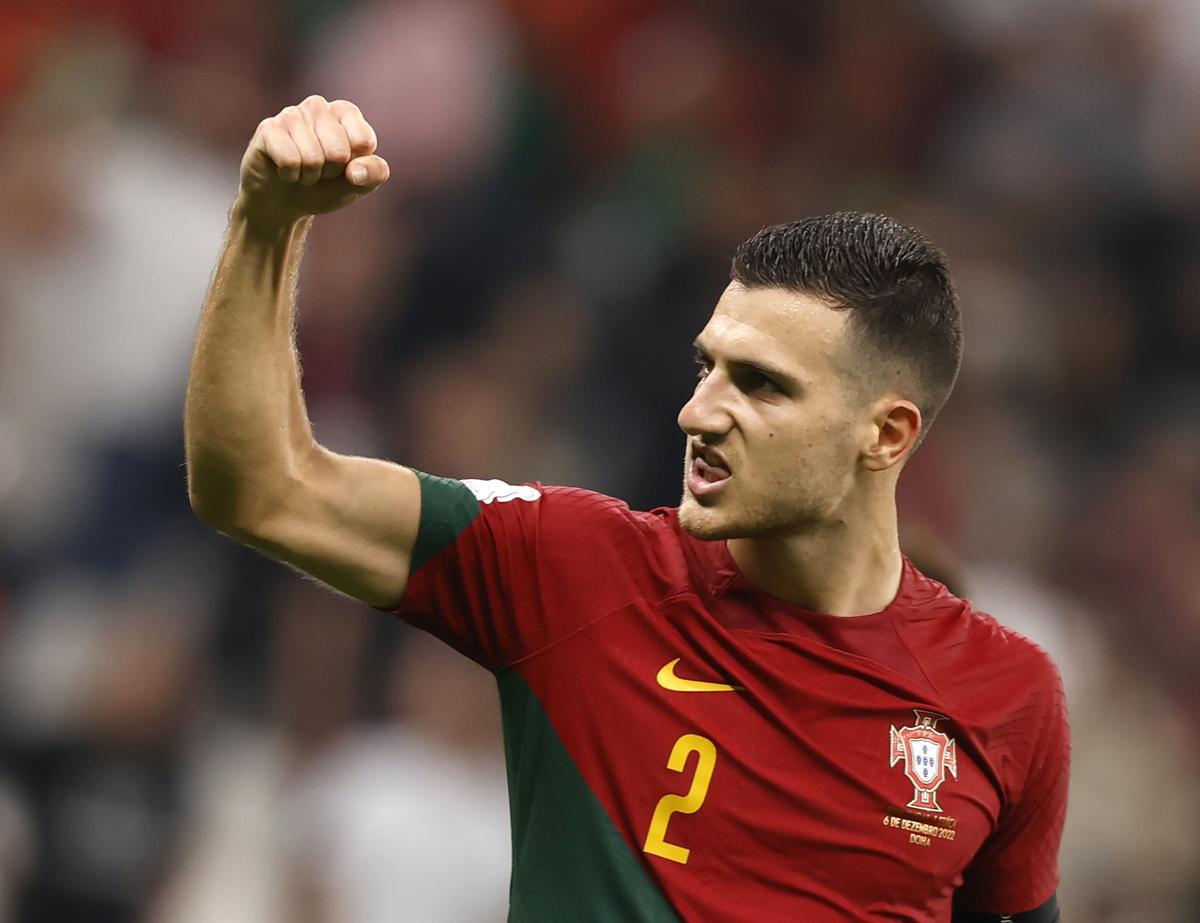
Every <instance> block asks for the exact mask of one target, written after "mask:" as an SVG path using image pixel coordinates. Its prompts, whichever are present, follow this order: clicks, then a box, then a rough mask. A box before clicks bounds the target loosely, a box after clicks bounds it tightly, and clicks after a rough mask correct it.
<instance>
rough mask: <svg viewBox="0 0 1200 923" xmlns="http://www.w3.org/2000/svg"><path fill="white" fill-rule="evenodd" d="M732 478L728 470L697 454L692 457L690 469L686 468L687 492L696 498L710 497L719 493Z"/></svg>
mask: <svg viewBox="0 0 1200 923" xmlns="http://www.w3.org/2000/svg"><path fill="white" fill-rule="evenodd" d="M732 476H733V475H732V473H731V472H730V471H729V469H728V468H726V467H724V466H723V465H719V464H716V463H714V462H709V461H708V460H706V459H705V458H704V456H703V455H701V454H698V453H697V454H696V455H694V456H693V457H692V464H691V467H690V468H688V476H687V486H688V490H689V491H691V493H692V495H693V496H696V497H708V496H712V495H714V494H716V493H717V492H719V491H720V490H721V488H723V487H724V486H725V485H726V483H728V481H729V479H730V478H731V477H732Z"/></svg>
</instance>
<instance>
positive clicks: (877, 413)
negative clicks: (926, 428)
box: [862, 397, 923, 471]
mask: <svg viewBox="0 0 1200 923" xmlns="http://www.w3.org/2000/svg"><path fill="white" fill-rule="evenodd" d="M922 422H923V421H922V420H921V411H920V410H919V409H918V408H917V405H916V404H914V403H913V402H912V401H906V400H904V399H903V398H896V397H888V398H881V399H880V400H879V401H878V402H876V404H875V406H874V408H873V413H872V415H871V429H870V434H871V435H870V442H869V444H868V445H867V446H866V447H865V448H864V450H863V455H862V459H863V464H864V465H865V466H866V468H867V470H868V471H884V470H886V469H888V468H891V467H892V466H893V465H896V464H899V463H900V462H902V461H904V460H905V459H906V458H908V456H909V455H911V454H912V450H913V449H914V448H915V447H916V445H917V440H918V439H919V438H920V435H921V426H922Z"/></svg>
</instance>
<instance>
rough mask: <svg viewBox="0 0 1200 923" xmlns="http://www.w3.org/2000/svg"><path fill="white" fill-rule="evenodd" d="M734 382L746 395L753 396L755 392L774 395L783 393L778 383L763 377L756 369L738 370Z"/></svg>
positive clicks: (765, 376)
mask: <svg viewBox="0 0 1200 923" xmlns="http://www.w3.org/2000/svg"><path fill="white" fill-rule="evenodd" d="M735 380H736V383H737V386H738V387H739V388H741V389H742V390H743V391H745V392H746V393H747V394H753V393H754V392H755V391H768V392H771V393H775V394H782V393H783V388H782V387H781V386H780V384H779V382H777V381H775V379H773V378H769V377H768V376H767V375H764V374H763V373H762V372H760V371H759V370H758V369H756V368H752V367H746V368H742V369H740V370H739V371H738V373H737V376H736V379H735Z"/></svg>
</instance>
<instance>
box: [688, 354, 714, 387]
mask: <svg viewBox="0 0 1200 923" xmlns="http://www.w3.org/2000/svg"><path fill="white" fill-rule="evenodd" d="M692 361H693V362H695V363H696V380H697V381H704V379H706V378H707V377H708V373H709V372H711V371H712V362H711V361H710V360H709V358H708V357H707V356H705V355H704V354H703V353H696V355H694V356H693V357H692Z"/></svg>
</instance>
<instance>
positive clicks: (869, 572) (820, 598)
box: [727, 500, 904, 616]
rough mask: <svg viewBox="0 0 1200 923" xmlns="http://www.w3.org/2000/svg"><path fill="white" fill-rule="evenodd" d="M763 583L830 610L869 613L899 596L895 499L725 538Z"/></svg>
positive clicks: (746, 571) (775, 592)
mask: <svg viewBox="0 0 1200 923" xmlns="http://www.w3.org/2000/svg"><path fill="white" fill-rule="evenodd" d="M727 545H728V548H729V553H730V555H731V556H732V557H733V560H734V562H735V563H736V564H737V566H738V567H739V568H740V569H741V571H742V574H743V575H744V576H745V577H746V579H747V580H749V581H750V582H751V583H753V584H754V585H755V586H757V587H759V588H760V589H762V590H764V591H766V592H767V593H770V594H771V595H772V596H776V597H778V598H780V599H783V600H785V601H787V602H790V603H795V604H796V605H798V606H803V607H804V608H805V609H811V610H812V611H814V612H823V613H826V614H828V615H840V616H853V615H867V614H869V613H872V612H879V611H880V610H881V609H885V608H886V607H887V606H888V604H889V603H891V601H892V600H893V599H895V597H896V592H897V590H898V589H899V587H900V576H901V573H902V572H903V569H904V562H903V559H902V558H901V556H900V540H899V537H898V534H897V529H896V505H895V502H894V500H891V501H889V502H887V503H882V504H878V505H876V507H875V508H874V509H868V510H863V511H859V512H858V513H857V514H856V515H855V514H850V515H843V516H841V517H839V518H837V519H833V520H830V521H828V522H823V523H820V524H819V525H817V526H815V527H812V528H810V529H807V530H805V531H803V532H793V533H788V534H785V535H778V536H770V537H767V538H737V539H730V540H729V542H728V543H727Z"/></svg>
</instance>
